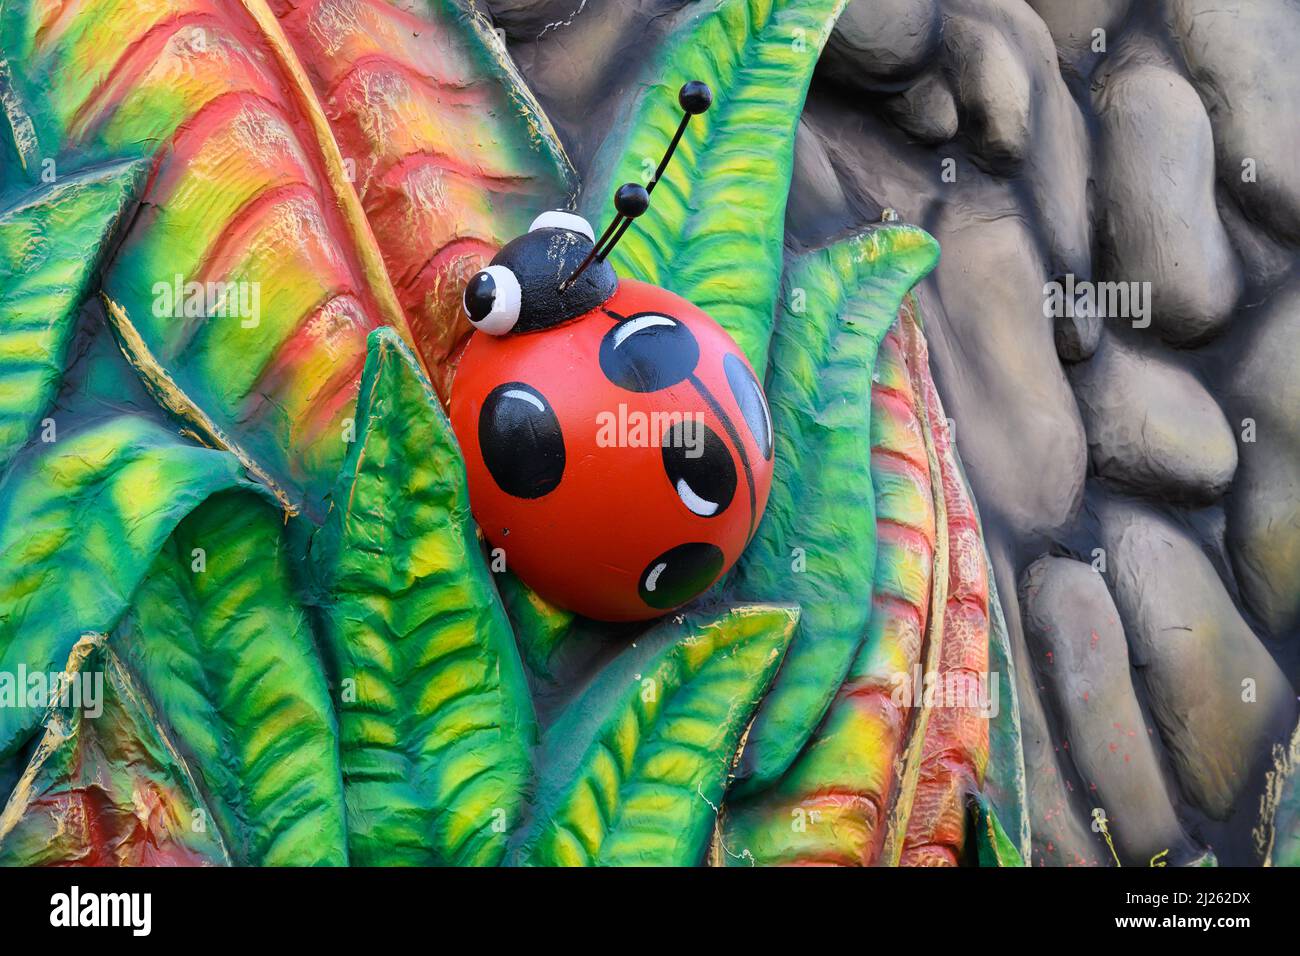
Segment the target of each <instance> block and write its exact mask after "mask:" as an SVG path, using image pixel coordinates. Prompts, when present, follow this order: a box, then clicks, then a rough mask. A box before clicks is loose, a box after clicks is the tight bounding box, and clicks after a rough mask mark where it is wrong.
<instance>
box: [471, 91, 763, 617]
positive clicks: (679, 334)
mask: <svg viewBox="0 0 1300 956" xmlns="http://www.w3.org/2000/svg"><path fill="white" fill-rule="evenodd" d="M678 99H679V102H680V103H681V105H682V108H683V109H684V110H685V115H684V116H683V117H682V121H681V125H680V126H679V127H678V129H677V133H676V135H675V136H674V137H673V140H672V143H671V144H670V145H669V147H668V150H667V151H666V153H665V154H664V158H663V160H662V161H661V162H660V164H659V167H658V170H657V171H656V172H655V175H654V177H653V178H652V179H651V181H650V183H649V184H648V185H647V186H644V187H643V186H640V185H638V184H633V183H629V184H626V185H624V186H622V187H620V188H619V190H618V192H617V194H616V195H615V203H614V204H615V208H616V210H617V212H618V215H617V216H616V218H615V219H614V221H613V222H612V223H611V224H610V225H609V227H608V228H607V229H606V230H605V232H604V234H603V235H602V236H601V237H600V241H599V242H597V241H596V239H595V234H594V231H593V230H592V228H591V226H590V225H589V224H588V223H587V221H586V220H585V219H583V218H581V217H580V216H577V215H574V214H572V213H566V212H548V213H543V214H542V215H540V216H538V217H537V219H536V220H534V221H533V224H532V226H531V227H530V228H529V231H528V232H527V233H526V234H525V235H523V236H520V237H518V238H517V239H514V240H513V241H511V242H510V243H508V244H507V245H505V246H504V247H503V248H502V249H501V251H500V252H498V253H497V255H496V256H495V257H494V258H493V259H492V262H491V263H490V264H489V265H488V266H487V268H486V269H484V270H483V271H481V272H479V273H478V274H476V275H475V276H474V277H473V278H472V279H471V280H470V281H469V283H468V284H467V285H466V288H465V295H464V305H465V311H466V314H467V315H468V317H469V321H470V322H471V324H472V325H473V326H474V327H475V329H476V330H477V331H476V332H475V333H474V334H473V335H472V336H471V337H470V339H469V342H468V344H467V345H466V347H465V350H464V352H463V353H462V355H461V359H460V364H459V367H458V369H457V372H456V377H455V380H454V382H453V385H452V394H451V423H452V427H453V429H454V430H455V432H456V435H457V437H458V438H459V440H460V444H461V448H462V450H463V452H464V456H465V465H466V470H467V473H468V477H469V496H470V504H471V507H472V510H473V512H474V517H475V518H476V519H477V521H478V523H479V525H480V527H481V528H482V529H483V533H484V534H485V536H486V537H487V539H488V541H489V543H490V544H491V545H492V546H493V547H494V548H501V549H502V550H503V552H504V554H505V557H506V562H507V564H508V566H509V567H510V568H511V569H512V570H513V571H515V572H516V573H517V574H518V575H519V576H520V577H521V578H522V579H523V580H524V581H525V582H527V583H528V584H529V585H530V586H531V587H532V588H533V589H535V590H536V591H537V592H538V593H539V594H541V595H542V596H543V597H545V598H546V599H547V600H549V601H551V602H553V603H555V604H558V605H560V606H561V607H565V608H568V609H570V610H572V611H575V612H577V613H579V614H582V615H585V616H587V617H592V618H597V619H600V620H606V621H629V620H639V619H644V618H649V617H655V616H657V615H660V614H663V613H664V612H666V611H669V610H671V609H673V608H675V607H678V606H680V605H682V604H684V603H686V602H687V601H690V600H691V599H693V598H695V597H696V596H697V595H699V594H701V593H703V592H704V591H705V590H707V589H708V588H709V587H710V586H712V585H713V583H714V582H716V581H717V580H718V579H719V578H720V577H721V576H722V575H723V574H724V573H725V572H726V571H727V570H728V569H729V568H730V567H731V566H732V564H734V563H735V561H736V559H737V558H738V557H739V556H740V554H741V552H742V551H743V550H744V548H745V546H746V545H747V544H748V543H749V541H750V539H751V538H752V537H753V535H754V531H755V530H756V529H757V527H758V523H759V520H760V519H761V518H762V515H763V509H764V507H765V506H766V504H767V497H768V491H769V489H770V488H771V483H772V464H773V462H772V451H773V449H772V444H773V442H772V422H771V416H770V415H769V413H768V408H767V400H766V398H765V397H764V395H763V389H762V386H761V385H760V384H759V381H758V378H757V377H756V376H755V374H754V370H753V369H752V368H751V367H750V364H749V362H748V361H747V360H746V359H745V356H744V355H743V354H742V353H741V351H740V349H739V348H738V347H737V345H736V343H735V341H734V340H733V339H732V338H731V337H730V336H729V335H728V334H727V333H726V332H725V331H724V330H723V329H722V327H721V326H719V325H718V324H717V323H716V322H714V321H713V319H711V318H709V316H708V315H706V314H705V313H704V312H703V311H701V310H700V309H698V308H696V307H695V306H693V305H691V304H690V303H689V302H687V301H686V300H684V299H682V298H680V297H679V296H676V295H674V294H672V293H671V292H668V291H666V290H664V289H661V288H659V287H657V286H653V285H649V284H647V283H644V282H637V281H634V280H631V279H619V278H618V276H617V275H615V273H614V269H613V267H612V266H611V265H610V264H609V263H608V262H607V261H606V257H607V256H608V255H609V252H610V250H611V249H613V247H614V245H615V243H617V242H618V240H619V239H620V238H621V237H622V236H623V234H624V233H625V232H626V231H627V229H628V227H629V226H630V225H631V223H632V221H633V220H634V219H636V218H637V217H638V216H640V215H641V214H642V213H644V212H645V210H646V209H647V208H648V206H649V202H650V193H651V192H652V191H653V190H654V187H655V184H656V183H657V182H658V180H659V177H660V176H661V175H662V173H663V171H664V169H665V167H666V166H667V164H668V161H669V159H670V158H671V157H672V154H673V151H674V149H675V148H676V146H677V144H678V142H679V141H680V140H681V137H682V134H683V133H684V132H685V131H686V126H687V124H688V123H689V121H690V118H691V116H692V115H696V114H699V113H702V112H704V111H705V110H707V109H708V107H709V104H710V103H711V101H712V94H711V92H710V91H709V88H708V87H707V86H705V85H704V84H703V83H699V82H692V83H687V84H686V85H685V86H683V87H682V90H681V93H680V94H679V97H678Z"/></svg>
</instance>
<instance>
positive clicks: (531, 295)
mask: <svg viewBox="0 0 1300 956" xmlns="http://www.w3.org/2000/svg"><path fill="white" fill-rule="evenodd" d="M643 191H644V190H643ZM595 245H596V237H595V234H594V233H593V232H592V229H591V225H590V224H589V223H588V222H587V220H585V219H583V218H582V217H581V216H579V215H576V214H574V213H571V212H558V211H556V212H544V213H542V214H541V215H540V216H538V217H537V218H536V219H534V220H533V224H532V225H531V226H529V227H528V231H527V232H526V233H524V234H523V235H522V236H519V237H518V238H517V239H512V240H511V241H510V242H508V243H506V244H505V245H504V246H503V247H502V248H501V251H500V252H498V253H497V254H496V255H495V256H493V257H492V262H491V263H490V264H489V265H488V267H487V268H486V269H484V270H483V271H482V272H479V273H478V274H477V275H475V276H474V277H473V278H472V279H470V280H469V284H468V285H466V286H465V314H466V315H467V316H469V321H470V324H471V325H473V326H474V328H476V329H480V330H481V331H483V332H487V333H488V334H489V335H505V334H507V333H509V332H536V331H537V330H538V329H546V328H550V327H551V326H553V325H559V324H560V323H562V322H567V321H569V320H570V319H575V318H577V317H578V316H580V315H584V314H586V313H587V312H590V311H591V310H592V309H594V308H596V307H597V306H598V305H600V304H601V303H603V302H605V301H606V300H608V299H609V297H610V296H612V295H613V294H614V290H615V289H616V288H617V287H618V277H617V276H616V275H614V267H613V266H611V265H610V264H609V263H608V262H605V261H604V260H601V261H600V262H595V263H592V264H591V266H589V267H588V268H587V269H584V270H583V272H582V274H581V275H580V276H578V277H577V281H575V282H572V283H569V284H567V285H566V284H565V280H566V279H567V278H569V276H571V275H573V274H574V273H575V272H576V271H577V269H578V266H579V265H581V264H582V262H583V261H584V260H585V259H586V258H587V257H588V256H590V255H591V253H592V252H593V251H594V249H595Z"/></svg>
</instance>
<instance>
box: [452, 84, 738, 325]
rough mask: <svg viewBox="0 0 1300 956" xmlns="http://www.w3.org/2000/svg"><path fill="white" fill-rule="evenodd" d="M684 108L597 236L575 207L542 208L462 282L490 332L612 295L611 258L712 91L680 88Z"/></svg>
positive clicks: (541, 320) (543, 321)
mask: <svg viewBox="0 0 1300 956" xmlns="http://www.w3.org/2000/svg"><path fill="white" fill-rule="evenodd" d="M677 101H678V103H680V104H681V107H682V109H683V110H684V111H685V115H683V117H682V121H681V124H680V125H679V126H678V127H677V134H676V135H675V136H674V137H673V140H672V142H671V143H670V144H669V146H668V149H667V151H666V152H665V153H664V158H663V159H662V160H661V161H660V163H659V168H658V169H656V170H655V174H654V176H653V177H652V178H651V180H650V182H649V183H648V184H647V185H645V186H642V185H641V184H640V183H624V184H623V185H622V186H620V187H619V188H618V191H617V192H616V193H615V194H614V209H615V211H616V212H617V215H616V216H615V217H614V221H613V222H611V223H610V224H609V226H608V227H607V228H606V229H605V231H604V232H603V233H602V234H601V236H600V240H599V241H597V240H596V234H595V232H594V231H593V230H592V228H591V224H590V223H589V222H587V220H586V219H583V218H582V217H581V216H579V215H577V214H576V213H571V212H562V211H554V212H544V213H542V214H541V215H540V216H538V217H537V218H536V219H534V220H533V224H532V225H531V226H529V227H528V232H526V233H525V234H524V235H522V236H519V237H518V238H517V239H512V240H511V241H510V242H508V243H506V244H505V245H504V246H503V247H502V248H501V251H500V252H498V253H497V254H496V255H495V256H493V257H492V261H491V262H490V263H489V264H488V267H487V268H486V269H483V270H482V271H481V272H478V273H476V274H475V275H474V277H473V278H471V279H470V280H469V282H468V283H467V284H466V286H465V297H464V305H465V315H466V316H467V317H468V318H469V321H470V324H471V325H473V326H474V328H476V329H479V330H480V331H483V332H486V333H488V334H489V335H506V334H509V333H511V332H519V333H523V332H536V331H538V330H539V329H548V328H550V327H552V326H555V325H560V324H561V323H564V322H568V321H570V320H572V319H576V318H578V317H579V316H582V315H586V314H587V313H588V312H590V311H591V310H592V309H594V308H596V307H598V306H600V305H603V304H604V303H605V302H607V301H608V300H609V298H610V296H612V295H613V294H614V292H615V290H616V289H617V288H618V276H617V275H615V274H614V267H613V266H611V265H610V264H609V263H608V262H607V261H605V260H606V257H607V256H608V255H609V253H610V251H611V250H613V248H614V246H615V245H616V244H617V243H618V241H619V240H620V239H622V238H623V234H624V233H626V232H627V230H628V227H629V226H630V225H631V224H632V220H634V219H636V218H637V217H638V216H640V215H641V214H642V213H643V212H645V211H646V209H648V208H649V206H650V193H652V192H653V191H654V188H655V184H656V183H658V182H659V177H660V176H662V175H663V172H664V169H665V168H666V167H667V166H668V160H669V159H671V158H672V155H673V151H674V150H676V149H677V144H678V143H679V142H681V138H682V134H683V133H685V132H686V125H687V123H689V122H690V119H691V117H692V116H698V115H699V114H700V113H703V112H704V111H705V110H707V109H708V108H709V106H710V104H712V102H713V92H712V91H711V90H710V89H709V87H708V86H707V85H706V84H704V83H701V82H700V81H699V80H692V81H691V82H689V83H687V84H686V85H684V86H683V87H682V88H681V91H680V92H679V93H678V94H677Z"/></svg>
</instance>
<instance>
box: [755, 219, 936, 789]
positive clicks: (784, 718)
mask: <svg viewBox="0 0 1300 956" xmlns="http://www.w3.org/2000/svg"><path fill="white" fill-rule="evenodd" d="M938 253H939V247H938V244H937V243H936V242H935V241H934V239H932V238H931V237H930V236H929V235H928V234H927V233H925V232H924V231H923V230H921V229H917V228H915V227H913V226H902V225H893V226H880V227H877V228H875V229H872V230H871V231H869V232H866V233H864V234H862V235H860V236H855V237H854V238H852V239H848V240H845V241H843V242H840V243H837V244H835V245H834V246H830V247H828V248H826V249H821V250H818V251H816V252H813V253H809V254H808V255H806V256H802V257H800V258H799V259H797V260H795V261H794V262H792V263H791V265H790V268H789V270H788V272H787V274H786V277H785V285H784V294H783V298H782V302H781V315H780V319H779V321H778V324H777V329H776V334H775V336H774V337H773V341H772V368H771V374H770V376H769V381H768V384H767V399H768V403H769V405H770V406H771V410H772V426H773V431H774V433H775V436H776V468H775V473H774V475H773V479H772V493H771V497H770V498H769V500H768V504H767V512H766V514H765V515H764V517H763V522H762V524H761V525H760V526H759V529H758V533H757V534H756V535H755V536H754V540H753V542H751V543H750V545H749V548H748V549H747V550H746V552H745V554H744V555H743V556H742V557H741V559H740V562H739V564H738V565H737V569H736V571H735V573H734V579H733V580H734V593H735V594H736V595H737V596H739V597H740V598H743V599H745V600H753V601H774V600H790V601H796V602H798V603H799V605H800V607H801V608H802V612H803V613H802V615H801V617H800V621H799V628H798V632H797V634H796V635H795V638H794V640H793V641H792V642H791V645H790V652H789V654H787V655H786V660H785V663H784V664H783V665H782V668H781V673H780V674H778V675H777V678H776V680H775V681H774V682H773V686H772V690H771V692H770V693H769V694H768V696H767V698H766V699H765V700H764V701H763V706H762V707H761V708H760V710H759V712H758V715H757V716H756V717H755V719H754V726H753V729H752V730H751V731H750V735H749V740H748V743H747V745H746V747H745V754H744V758H743V760H742V762H741V766H740V768H739V771H738V776H739V777H740V778H741V783H740V784H738V793H741V794H743V793H752V792H755V791H756V790H759V789H762V788H764V787H766V786H769V785H770V784H772V783H773V782H774V781H775V780H776V779H777V778H778V777H779V776H780V775H781V774H782V773H784V772H785V770H786V769H787V768H788V767H789V766H790V764H791V763H792V762H793V760H794V758H795V756H796V755H797V754H798V753H799V751H800V749H802V747H803V745H804V743H805V741H807V739H808V736H809V734H811V733H812V731H813V729H814V728H815V727H816V725H817V724H818V722H819V721H820V720H821V718H822V715H823V714H824V713H825V712H826V708H827V706H828V705H829V704H830V702H831V699H832V698H833V697H834V696H835V692H836V690H838V689H839V686H840V684H841V683H843V681H844V677H845V675H846V674H847V672H848V669H849V665H850V664H851V663H852V662H853V658H854V655H855V654H856V653H857V650H858V647H859V646H860V645H861V642H862V640H863V637H864V635H865V634H866V625H867V621H868V618H869V617H870V613H871V594H872V583H873V580H874V575H875V561H876V511H875V501H874V492H873V489H872V487H871V479H870V472H869V466H870V461H871V380H872V375H873V372H874V369H875V362H876V353H877V350H878V348H879V345H880V341H881V339H883V338H884V336H885V334H886V332H888V330H889V327H890V325H892V324H893V322H894V319H895V317H896V316H897V314H898V309H899V306H900V305H901V304H902V301H903V297H904V296H905V295H906V294H907V292H908V291H909V290H910V289H911V288H912V286H913V285H915V284H916V283H917V282H918V281H920V279H921V278H923V277H924V276H925V275H926V273H928V272H929V271H930V270H931V269H932V268H934V265H935V262H936V261H937V260H938ZM795 562H799V567H800V568H801V570H796V564H795Z"/></svg>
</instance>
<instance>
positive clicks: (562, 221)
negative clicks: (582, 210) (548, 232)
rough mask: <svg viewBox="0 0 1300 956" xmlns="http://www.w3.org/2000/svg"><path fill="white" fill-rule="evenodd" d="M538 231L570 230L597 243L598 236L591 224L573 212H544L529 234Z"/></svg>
mask: <svg viewBox="0 0 1300 956" xmlns="http://www.w3.org/2000/svg"><path fill="white" fill-rule="evenodd" d="M538 229H568V230H569V231H570V232H577V233H581V234H582V235H584V236H586V237H587V238H588V239H590V240H591V241H592V242H595V241H596V234H595V233H594V232H593V231H592V229H591V223H589V222H587V220H585V219H583V218H582V217H581V216H579V215H578V214H577V213H573V212H561V211H560V210H558V209H553V210H551V211H550V212H544V213H542V214H541V215H540V216H538V217H537V218H536V219H534V220H533V224H532V225H531V226H529V227H528V231H529V232H536V231H537V230H538Z"/></svg>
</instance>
